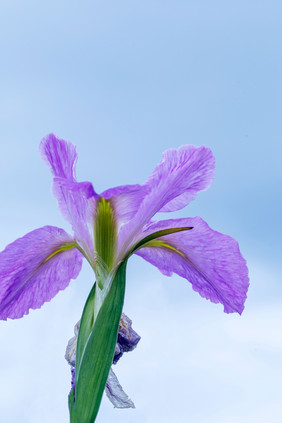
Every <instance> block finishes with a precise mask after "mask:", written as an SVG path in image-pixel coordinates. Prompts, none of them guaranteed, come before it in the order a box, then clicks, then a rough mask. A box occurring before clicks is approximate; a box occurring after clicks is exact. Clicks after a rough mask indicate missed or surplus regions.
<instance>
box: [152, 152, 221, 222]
mask: <svg viewBox="0 0 282 423" xmlns="http://www.w3.org/2000/svg"><path fill="white" fill-rule="evenodd" d="M214 171H215V158H214V156H213V154H212V152H211V150H210V149H209V148H207V147H205V146H201V147H195V146H194V145H183V146H181V147H179V148H178V149H170V150H167V151H165V152H164V153H163V155H162V160H161V162H160V164H159V165H158V166H157V167H156V168H155V170H154V171H153V173H152V174H151V175H150V177H149V178H148V179H147V181H146V182H145V185H146V186H149V187H150V189H151V192H150V194H151V196H153V197H154V200H155V203H156V204H155V205H154V207H155V208H157V211H159V212H172V211H176V210H179V209H182V208H183V207H185V206H186V205H187V204H189V203H190V202H191V201H192V200H194V199H195V197H196V195H197V194H198V192H200V191H203V190H206V189H208V188H209V187H210V186H211V184H212V181H213V178H214ZM154 214H155V213H154Z"/></svg>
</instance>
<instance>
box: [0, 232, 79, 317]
mask: <svg viewBox="0 0 282 423" xmlns="http://www.w3.org/2000/svg"><path fill="white" fill-rule="evenodd" d="M75 245H76V243H75V240H74V239H73V238H72V237H71V236H70V235H68V234H67V233H66V232H65V231H64V230H63V229H60V228H56V227H54V226H44V227H42V228H39V229H36V230H34V231H32V232H29V233H28V234H27V235H25V236H23V237H22V238H19V239H17V240H16V241H14V242H13V243H12V244H9V245H8V246H7V247H6V248H5V250H4V251H2V252H1V253H0V319H2V320H6V319H7V318H11V319H17V318H20V317H22V316H23V315H25V314H28V312H29V310H30V309H36V308H39V307H41V306H42V304H44V303H45V302H46V301H50V300H51V299H52V298H53V297H54V296H55V295H56V294H57V293H58V292H59V291H60V290H62V289H65V288H66V287H67V285H68V284H69V282H70V280H71V279H75V278H76V277H77V276H78V274H79V272H80V269H81V266H82V259H83V256H82V254H81V253H80V252H79V251H78V250H77V249H76V248H75Z"/></svg>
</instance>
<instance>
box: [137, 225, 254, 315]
mask: <svg viewBox="0 0 282 423" xmlns="http://www.w3.org/2000/svg"><path fill="white" fill-rule="evenodd" d="M182 226H190V227H193V229H192V230H189V231H187V232H185V231H184V232H179V233H176V234H171V235H167V236H164V237H161V238H159V239H157V240H154V241H152V242H151V243H148V245H147V246H146V247H144V248H142V249H140V250H138V251H137V252H136V254H138V255H140V256H141V257H143V258H144V259H145V260H147V261H149V262H150V263H152V264H153V265H155V266H156V267H158V269H159V270H160V271H161V272H162V273H164V274H165V275H167V276H171V275H172V274H173V273H176V274H178V275H179V276H182V277H183V278H185V279H187V280H188V281H189V282H191V284H192V287H193V289H194V290H195V291H197V292H199V294H200V295H201V296H202V297H204V298H207V299H209V300H211V301H212V302H214V303H219V302H220V303H222V304H223V305H224V311H225V312H226V313H232V312H238V313H240V314H241V313H242V311H243V309H244V302H245V300H246V297H247V290H248V286H249V278H248V269H247V266H246V261H245V259H244V258H243V257H242V255H241V253H240V250H239V246H238V243H237V241H235V239H233V238H232V237H230V236H228V235H224V234H221V233H220V232H217V231H214V230H212V229H211V228H210V227H209V226H208V224H207V223H206V222H204V221H203V220H202V219H201V218H200V217H195V218H186V219H172V220H164V221H160V222H156V223H153V224H151V225H148V226H147V228H146V229H145V230H144V232H143V233H142V237H145V236H148V235H149V234H150V233H152V232H156V231H158V230H161V229H164V228H172V227H173V228H174V227H182Z"/></svg>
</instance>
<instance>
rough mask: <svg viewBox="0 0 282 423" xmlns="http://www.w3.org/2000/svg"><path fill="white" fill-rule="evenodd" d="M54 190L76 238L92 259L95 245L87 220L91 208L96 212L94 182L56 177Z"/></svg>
mask: <svg viewBox="0 0 282 423" xmlns="http://www.w3.org/2000/svg"><path fill="white" fill-rule="evenodd" d="M53 191H54V195H55V197H56V198H57V200H58V203H59V208H60V211H61V213H62V215H63V216H64V217H65V219H66V220H68V221H69V222H70V223H71V225H72V228H73V231H74V235H75V238H76V239H77V241H78V242H79V244H80V245H81V247H82V249H83V250H84V251H85V253H86V254H87V256H88V258H89V259H90V260H91V257H93V255H94V245H93V237H91V235H90V232H89V228H88V225H87V221H89V210H90V209H91V212H93V213H94V208H93V203H94V204H95V203H96V198H95V197H94V195H95V194H94V190H93V187H92V184H91V183H90V182H72V181H68V180H67V179H63V178H54V185H53ZM93 221H94V218H93Z"/></svg>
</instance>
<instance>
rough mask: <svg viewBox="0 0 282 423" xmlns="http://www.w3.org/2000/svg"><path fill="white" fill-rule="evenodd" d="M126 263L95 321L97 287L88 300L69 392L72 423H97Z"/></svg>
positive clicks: (115, 328) (109, 363)
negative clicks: (74, 374)
mask: <svg viewBox="0 0 282 423" xmlns="http://www.w3.org/2000/svg"><path fill="white" fill-rule="evenodd" d="M126 264H127V260H125V261H123V262H122V263H121V265H120V266H119V268H118V270H117V272H116V275H115V277H114V279H113V282H112V284H111V287H110V289H109V292H108V294H107V295H106V297H105V299H104V301H103V303H102V305H101V308H100V310H99V313H98V315H97V318H96V319H95V322H94V324H93V323H92V322H93V320H92V319H93V316H94V307H93V305H94V299H95V288H94V287H93V289H92V291H91V292H90V294H89V297H88V300H87V302H86V305H85V308H84V311H83V315H82V319H81V328H80V330H79V335H78V346H77V348H78V359H77V363H76V373H77V376H76V382H75V395H73V391H72V393H71V394H70V395H69V410H70V422H71V423H94V421H95V419H96V416H97V413H98V410H99V407H100V403H101V400H102V396H103V392H104V389H105V386H106V382H107V378H108V374H109V371H110V368H111V365H112V362H113V357H114V352H115V347H116V342H117V336H118V329H119V322H120V317H121V313H122V308H123V302H124V294H125V271H126ZM80 332H81V333H80ZM88 333H89V335H88Z"/></svg>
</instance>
